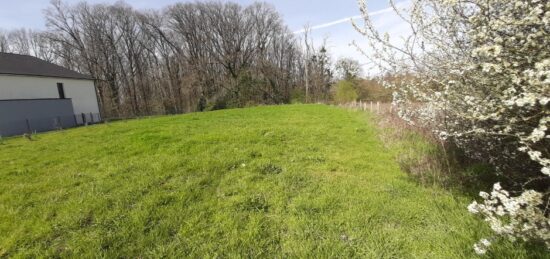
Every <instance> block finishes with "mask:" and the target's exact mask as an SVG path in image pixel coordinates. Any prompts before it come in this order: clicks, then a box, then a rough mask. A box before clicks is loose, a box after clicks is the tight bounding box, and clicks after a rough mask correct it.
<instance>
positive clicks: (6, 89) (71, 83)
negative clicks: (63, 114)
mask: <svg viewBox="0 0 550 259" xmlns="http://www.w3.org/2000/svg"><path fill="white" fill-rule="evenodd" d="M57 83H63V88H64V89H65V97H66V98H69V99H72V103H73V111H74V113H75V114H81V113H86V114H89V113H93V114H99V105H98V103H97V98H96V92H95V87H94V81H93V80H82V79H67V78H51V77H39V76H18V75H0V100H16V99H50V98H51V99H56V98H59V94H58V91H57Z"/></svg>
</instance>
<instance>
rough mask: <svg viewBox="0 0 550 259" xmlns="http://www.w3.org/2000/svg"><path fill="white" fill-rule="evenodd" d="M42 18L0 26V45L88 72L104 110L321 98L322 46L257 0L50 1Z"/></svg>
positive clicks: (327, 76)
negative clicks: (145, 6) (162, 0)
mask: <svg viewBox="0 0 550 259" xmlns="http://www.w3.org/2000/svg"><path fill="white" fill-rule="evenodd" d="M45 20H46V30H44V31H33V30H27V29H19V30H13V31H0V52H11V53H18V54H26V55H32V56H36V57H38V58H41V59H44V60H46V61H50V62H53V63H56V64H59V65H61V66H63V67H66V68H69V69H73V70H76V71H80V72H82V73H85V74H89V75H91V76H92V77H93V78H95V79H96V88H97V94H98V97H99V100H100V106H101V110H102V113H103V116H104V117H119V116H141V115H152V114H176V113H185V112H194V111H204V110H212V109H222V108H227V107H243V106H247V105H254V104H281V103H289V102H291V101H292V99H298V100H299V101H311V102H320V101H326V100H327V99H328V98H330V94H329V93H330V82H331V80H332V72H331V69H330V58H329V56H328V54H327V49H326V48H325V47H323V46H322V47H319V48H314V47H312V46H311V44H308V43H307V41H306V46H305V48H304V47H303V46H302V42H301V41H300V40H299V39H297V38H296V37H295V35H294V34H292V32H291V31H290V30H289V29H288V27H287V26H286V25H285V24H284V23H283V21H282V19H281V16H280V15H279V14H278V12H277V11H276V10H275V9H274V7H273V6H271V5H269V4H266V3H254V4H251V5H249V6H244V7H243V6H241V5H239V4H236V3H231V2H228V3H222V2H195V3H178V4H174V5H171V6H168V7H165V8H164V9H162V10H136V9H134V8H132V7H131V6H130V5H128V4H126V3H124V2H117V3H115V4H88V3H86V2H81V3H78V4H75V5H69V4H66V3H64V2H62V1H61V0H53V1H51V5H50V7H49V8H48V9H46V10H45ZM304 49H306V50H307V52H308V53H307V54H308V55H305V51H304ZM306 70H307V73H306ZM305 74H307V75H310V76H308V77H307V78H306V77H304V75H305ZM306 85H307V86H308V89H305V88H306ZM306 92H307V96H306Z"/></svg>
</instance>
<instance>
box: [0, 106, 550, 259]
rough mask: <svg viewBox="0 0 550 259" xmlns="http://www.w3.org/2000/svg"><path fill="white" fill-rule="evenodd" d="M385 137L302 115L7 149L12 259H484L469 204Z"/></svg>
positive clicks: (12, 142) (481, 227) (76, 134)
mask: <svg viewBox="0 0 550 259" xmlns="http://www.w3.org/2000/svg"><path fill="white" fill-rule="evenodd" d="M377 134H378V133H377V129H376V128H375V126H374V125H371V124H370V122H369V118H368V116H367V115H366V114H364V113H359V112H352V111H347V110H343V109H339V108H335V107H329V106H323V105H292V106H278V107H259V108H250V109H240V110H224V111H216V112H209V113H197V114H188V115H182V116H171V117H159V118H151V119H141V120H132V121H122V122H116V123H109V124H105V125H97V126H90V127H86V128H78V129H73V130H67V131H61V132H54V133H47V134H39V135H37V136H35V137H34V141H29V140H27V139H24V138H11V139H7V140H4V141H3V143H2V144H0V165H1V167H0V257H36V256H39V257H52V256H58V257H77V256H78V257H107V258H113V257H127V258H138V257H146V258H149V257H153V258H156V257H162V256H168V257H181V256H188V257H224V258H225V257H277V258H281V257H285V258H286V257H296V258H297V257H301V258H303V257H311V258H326V257H342V258H347V257H363V258H365V257H366V258H470V257H474V256H475V255H474V254H473V251H472V244H473V243H475V242H476V241H477V240H478V239H479V238H482V237H485V236H488V235H490V231H489V230H488V228H487V227H486V225H485V224H484V223H483V222H482V221H481V220H479V219H477V218H475V217H473V216H471V215H470V214H468V212H467V211H466V206H467V204H468V203H469V202H470V200H469V199H468V198H465V197H463V196H459V195H456V194H451V193H449V192H446V191H444V190H441V189H437V188H426V187H422V186H419V185H417V184H415V182H414V181H411V180H410V179H409V177H408V176H407V175H406V174H405V173H403V172H402V171H401V170H400V168H399V165H398V164H397V162H396V161H395V159H394V157H395V156H394V154H393V152H390V151H388V150H386V149H385V148H384V147H383V145H382V143H381V142H380V140H379V138H378V136H377ZM543 255H544V254H542V252H539V254H537V252H536V250H534V251H533V250H530V249H529V248H527V247H525V246H524V245H514V244H511V243H509V242H501V243H499V244H498V245H496V246H495V247H494V250H493V251H492V252H491V254H489V256H492V257H499V258H523V257H529V256H531V257H536V256H543Z"/></svg>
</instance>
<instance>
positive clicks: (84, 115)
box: [82, 113, 88, 125]
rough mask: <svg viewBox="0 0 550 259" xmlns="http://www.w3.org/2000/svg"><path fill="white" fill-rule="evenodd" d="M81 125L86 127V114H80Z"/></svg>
mask: <svg viewBox="0 0 550 259" xmlns="http://www.w3.org/2000/svg"><path fill="white" fill-rule="evenodd" d="M82 125H88V123H87V122H86V114H84V113H82Z"/></svg>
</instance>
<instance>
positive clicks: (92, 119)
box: [90, 112, 94, 124]
mask: <svg viewBox="0 0 550 259" xmlns="http://www.w3.org/2000/svg"><path fill="white" fill-rule="evenodd" d="M90 121H91V122H92V124H94V115H93V114H92V113H91V112H90Z"/></svg>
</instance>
